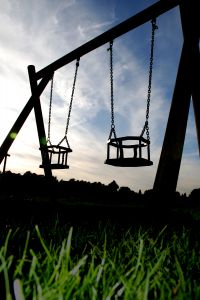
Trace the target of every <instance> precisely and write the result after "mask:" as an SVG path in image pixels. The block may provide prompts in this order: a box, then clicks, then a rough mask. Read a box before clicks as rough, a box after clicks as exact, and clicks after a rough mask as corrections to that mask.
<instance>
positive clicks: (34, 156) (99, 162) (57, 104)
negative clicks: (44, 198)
mask: <svg viewBox="0 0 200 300" xmlns="http://www.w3.org/2000/svg"><path fill="white" fill-rule="evenodd" d="M155 2H157V1H149V3H148V5H147V3H146V2H145V1H144V0H143V1H140V2H139V3H138V2H137V3H136V2H134V1H133V3H126V4H122V3H121V2H120V1H119V0H117V1H114V0H110V1H105V0H104V1H102V2H101V3H96V2H95V3H94V1H92V0H84V1H79V0H70V1H67V2H66V1H64V0H61V1H59V3H57V2H54V1H51V2H49V1H47V0H42V1H40V3H38V2H37V3H36V2H35V1H33V0H31V1H29V3H27V2H26V1H20V2H15V3H12V1H10V0H8V1H6V3H5V2H3V1H2V0H0V4H1V12H0V20H1V21H0V22H2V24H3V25H2V26H1V29H0V37H1V41H2V42H1V45H0V60H1V69H0V84H1V89H0V97H1V102H0V105H1V107H0V114H1V116H0V128H1V131H0V144H2V142H3V141H4V139H5V137H6V135H7V134H8V132H9V130H10V129H11V127H12V125H13V123H14V122H15V120H16V118H17V117H18V115H19V114H20V112H21V111H22V109H23V107H24V105H25V104H26V103H27V101H28V99H29V98H30V96H31V91H30V85H29V79H28V72H27V66H28V65H31V64H33V65H35V67H36V71H39V70H40V69H42V68H44V67H45V66H47V65H48V64H50V63H52V62H53V61H55V60H57V59H58V58H60V57H62V56H63V55H65V54H67V53H69V52H70V51H72V50H74V49H76V48H77V47H79V46H81V45H82V44H84V43H86V42H87V41H89V40H91V39H92V38H94V37H96V36H98V35H99V34H101V33H103V32H105V31H106V30H108V29H110V28H112V27H114V26H115V25H117V24H119V23H121V22H122V21H124V20H125V19H127V18H129V17H131V16H133V15H135V14H136V13H137V12H139V11H141V10H143V9H144V8H146V7H148V6H150V5H152V4H153V3H155ZM75 16H76V18H75ZM157 25H158V30H157V31H156V33H155V35H156V36H155V54H154V69H153V82H152V97H151V105H150V116H149V123H150V138H151V160H153V162H154V164H153V166H151V167H146V168H144V167H141V168H116V167H112V166H107V165H105V164H104V161H105V159H106V147H107V146H106V143H107V139H108V136H109V131H110V81H109V80H110V79H109V55H108V52H107V48H108V46H109V45H108V44H105V45H104V46H102V47H100V48H98V49H96V50H94V51H92V52H91V53H90V54H88V55H86V56H84V57H82V58H81V59H80V67H79V73H78V77H77V84H76V89H75V94H74V102H73V107H72V112H71V118H70V123H69V130H68V138H69V143H70V146H71V148H72V150H73V152H72V153H71V154H69V157H68V164H69V166H70V168H69V170H64V171H61V170H59V171H56V170H55V171H53V176H54V177H56V178H58V179H59V180H61V179H63V180H70V179H72V178H74V179H75V180H84V181H89V182H102V183H103V184H109V183H110V182H111V181H112V180H115V181H116V183H117V184H118V185H119V186H127V187H129V188H130V189H131V190H133V191H136V192H137V191H139V190H141V191H142V192H144V191H145V190H148V189H152V186H153V182H154V178H155V175H156V171H157V166H158V162H159V157H160V153H161V148H162V142H163V139H164V134H165V128H166V124H167V119H168V114H169V109H170V105H171V99H172V94H173V88H174V85H175V80H176V73H177V69H178V63H179V58H180V54H181V47H182V41H183V37H182V29H181V22H180V15H179V10H178V8H174V9H172V10H170V11H169V12H167V13H165V14H163V15H161V16H160V17H159V18H157ZM171 33H173V34H171ZM150 35H151V24H150V23H146V24H144V25H142V26H140V27H139V28H137V29H135V30H132V31H130V32H129V33H126V34H125V35H123V36H121V37H119V38H117V39H116V40H115V41H114V45H113V48H114V49H113V51H114V70H113V72H114V101H115V123H116V131H117V135H119V136H124V135H125V136H127V135H138V134H139V133H140V132H141V129H142V127H143V125H144V122H145V110H146V96H147V87H148V68H149V53H150ZM74 65H75V62H72V63H70V64H69V65H67V66H65V67H63V68H62V69H60V70H58V71H56V72H55V80H54V82H55V86H54V94H53V106H52V127H51V134H52V140H55V143H57V142H59V141H60V140H61V139H62V137H63V135H64V130H65V123H66V118H67V114H68V105H69V100H70V95H71V89H72V82H73V76H74ZM49 92H50V84H48V85H47V87H46V89H45V91H44V92H43V94H42V96H41V105H42V110H43V115H44V120H45V129H46V134H47V126H48V106H49ZM124 99H125V100H124ZM191 103H192V102H191ZM180 109H181V108H180ZM9 154H10V157H8V159H7V167H6V170H10V171H11V172H14V173H15V172H16V173H22V174H23V173H25V172H27V171H30V172H33V173H36V174H38V175H39V174H43V170H42V169H40V168H39V165H40V164H41V155H40V151H39V143H38V137H37V129H36V123H35V117H34V113H33V111H32V112H31V114H30V115H29V117H28V119H27V120H26V121H25V124H24V126H23V127H22V129H21V130H20V132H19V134H18V136H17V138H16V141H15V142H14V143H13V145H12V146H11V148H10V150H9ZM2 168H3V162H2V164H1V167H0V170H1V171H2ZM199 177H200V160H199V153H198V145H197V135H196V128H195V121H194V113H193V107H192V104H191V105H190V114H189V118H188V125H187V131H186V138H185V144H184V150H183V156H182V162H181V167H180V174H179V179H178V184H177V191H178V192H180V193H182V194H183V193H186V194H188V193H190V192H191V191H192V190H193V189H195V188H199Z"/></svg>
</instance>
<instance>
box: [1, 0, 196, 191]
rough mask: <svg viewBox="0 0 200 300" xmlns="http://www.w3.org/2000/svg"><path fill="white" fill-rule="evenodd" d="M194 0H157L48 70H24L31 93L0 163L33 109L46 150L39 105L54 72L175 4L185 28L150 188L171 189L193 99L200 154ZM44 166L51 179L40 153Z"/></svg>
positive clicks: (47, 162) (177, 167) (47, 157)
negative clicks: (158, 159) (170, 100)
mask: <svg viewBox="0 0 200 300" xmlns="http://www.w3.org/2000/svg"><path fill="white" fill-rule="evenodd" d="M197 2H198V1H196V0H160V1H157V2H156V3H154V4H153V5H151V6H149V7H148V8H146V9H144V10H143V11H141V12H139V13H137V14H136V15H134V16H132V17H131V18H129V19H127V20H125V21H124V22H122V23H120V24H118V25H116V26H115V27H113V28H111V29H110V30H108V31H106V32H104V33H102V34H101V35H99V36H97V37H95V38H94V39H92V40H90V41H89V42H87V43H85V44H84V45H82V46H80V47H79V48H77V49H75V50H73V51H72V52H70V53H68V54H66V55H65V56H63V57H61V58H59V59H58V60H56V61H54V62H53V63H51V64H50V65H48V66H47V67H45V68H43V69H42V70H40V71H38V72H36V71H35V67H34V66H28V73H29V80H30V86H31V92H32V95H31V97H30V99H29V100H28V102H27V104H26V105H25V107H24V108H23V109H22V111H21V113H20V115H19V116H18V118H17V120H16V121H15V123H14V124H13V126H12V128H11V130H10V131H9V133H8V135H7V136H6V138H5V140H4V141H3V143H2V145H1V148H0V163H2V161H3V160H4V158H5V157H6V155H7V153H8V151H9V149H10V147H11V145H12V143H13V142H14V140H15V138H16V136H17V134H18V133H19V131H20V129H21V127H22V126H23V124H24V123H25V121H26V119H27V117H28V116H29V114H30V112H31V110H32V109H33V108H34V111H35V118H36V124H37V130H38V138H39V144H40V148H41V149H42V147H43V146H46V144H47V143H46V134H45V128H44V122H43V115H42V109H41V103H40V95H41V94H42V92H43V91H44V89H45V87H46V85H47V84H48V82H49V81H50V80H51V78H52V75H53V73H54V72H55V71H56V70H58V69H59V68H61V67H63V66H64V65H66V64H68V63H70V62H72V61H74V60H76V59H77V58H81V57H82V56H84V55H85V54H87V53H89V52H91V51H93V50H95V49H96V48H98V47H100V46H102V45H104V44H106V43H108V42H109V41H111V40H114V39H116V38H118V37H119V36H121V35H123V34H125V33H127V32H128V31H130V30H133V29H135V28H137V27H139V26H141V25H143V24H144V23H146V22H149V21H150V20H152V19H153V18H157V17H159V16H160V15H162V14H164V13H166V12H167V11H169V10H171V9H173V8H174V7H176V6H179V9H180V16H181V24H182V30H183V39H184V40H183V47H182V53H181V57H180V63H179V67H178V72H177V78H176V83H175V87H174V93H173V97H172V103H171V109H170V113H169V118H168V123H167V128H166V132H165V137H164V142H163V146H162V151H161V155H160V161H159V165H158V169H157V173H156V178H155V181H154V186H153V189H154V190H159V191H162V190H164V191H165V190H167V191H169V192H170V191H175V190H176V185H177V181H178V175H179V169H180V164H181V158H182V152H183V145H184V139H185V133H186V127H187V119H188V114H189V106H190V100H191V97H192V100H193V107H194V114H195V121H196V129H197V140H198V145H199V152H200V101H199V98H200V95H199V68H200V55H199V38H200V30H199V28H200V26H199V9H198V3H197ZM41 155H42V156H43V163H44V173H45V175H46V176H47V177H51V176H52V172H51V168H50V167H49V165H50V164H49V162H50V161H49V156H48V155H46V153H44V152H43V151H41Z"/></svg>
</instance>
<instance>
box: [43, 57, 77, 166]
mask: <svg viewBox="0 0 200 300" xmlns="http://www.w3.org/2000/svg"><path fill="white" fill-rule="evenodd" d="M78 67H79V59H77V61H76V69H75V75H74V81H73V86H72V93H71V100H70V105H69V111H68V117H67V123H66V129H65V134H64V137H63V138H62V139H61V141H60V142H59V143H58V144H57V145H55V144H52V143H51V139H50V131H51V110H52V98H53V77H54V76H52V79H51V91H50V104H49V121H48V138H47V145H46V146H43V147H41V148H40V150H41V152H43V153H42V154H43V155H48V156H49V162H50V165H49V167H50V169H69V166H68V165H67V158H68V153H70V152H72V149H71V148H70V145H69V142H68V139H67V133H68V127H69V121H70V115H71V109H72V103H73V97H74V91H75V85H76V78H77V72H78ZM63 142H65V143H66V146H63V145H61V144H62V143H63ZM43 155H42V157H43ZM40 168H44V163H42V165H40Z"/></svg>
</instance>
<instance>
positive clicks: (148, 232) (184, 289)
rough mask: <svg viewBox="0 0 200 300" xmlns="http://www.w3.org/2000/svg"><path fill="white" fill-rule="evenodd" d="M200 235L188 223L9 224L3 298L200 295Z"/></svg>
mask: <svg viewBox="0 0 200 300" xmlns="http://www.w3.org/2000/svg"><path fill="white" fill-rule="evenodd" d="M199 235H200V234H199V232H198V231H196V230H195V229H194V228H193V229H192V228H186V227H184V226H179V227H177V228H176V229H175V228H171V227H170V226H164V227H162V228H160V227H157V228H156V227H154V228H153V227H149V228H148V226H145V225H144V226H139V225H137V226H135V227H134V226H131V227H129V228H125V227H124V228H123V227H122V226H120V225H119V224H112V223H109V222H107V223H101V222H99V223H96V224H93V225H89V224H82V225H74V226H71V225H70V224H61V223H60V222H59V220H58V219H57V220H56V222H54V223H51V224H46V225H42V224H40V225H34V226H33V225H32V227H29V228H28V227H27V226H24V227H23V226H20V227H17V228H15V229H13V228H8V229H7V230H5V229H4V231H2V232H1V238H0V299H5V300H11V299H12V300H14V299H15V300H24V299H33V300H47V299H48V300H54V299H55V300H62V299H63V300H64V299H70V300H75V299H76V300H82V299H84V300H85V299H89V300H95V299H102V300H110V299H127V300H128V299H131V300H132V299H134V300H140V299H142V300H147V299H163V300H166V299H177V300H178V299H187V300H188V299H193V300H195V299H200V256H199V254H200V252H199ZM3 294H4V296H3ZM5 295H6V296H5Z"/></svg>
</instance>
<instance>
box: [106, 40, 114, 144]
mask: <svg viewBox="0 0 200 300" xmlns="http://www.w3.org/2000/svg"><path fill="white" fill-rule="evenodd" d="M107 50H108V51H110V97H111V130H110V135H109V139H110V138H111V136H112V134H114V137H115V138H116V132H115V119H114V93H113V41H110V47H109V48H108V49H107Z"/></svg>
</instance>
